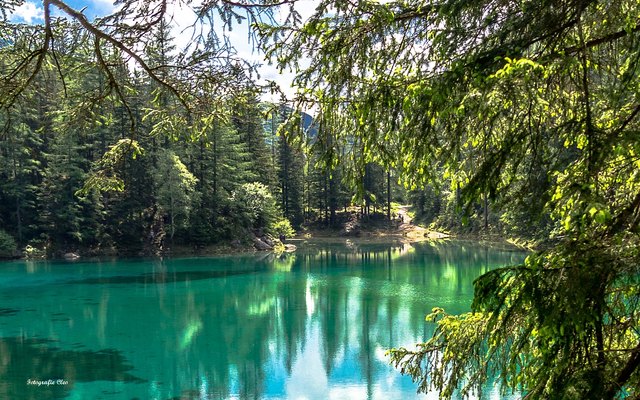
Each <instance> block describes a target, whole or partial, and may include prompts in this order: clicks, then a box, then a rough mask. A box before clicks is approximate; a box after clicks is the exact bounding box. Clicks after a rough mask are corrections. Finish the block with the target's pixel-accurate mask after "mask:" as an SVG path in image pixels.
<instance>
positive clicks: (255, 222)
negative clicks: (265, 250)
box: [230, 182, 278, 229]
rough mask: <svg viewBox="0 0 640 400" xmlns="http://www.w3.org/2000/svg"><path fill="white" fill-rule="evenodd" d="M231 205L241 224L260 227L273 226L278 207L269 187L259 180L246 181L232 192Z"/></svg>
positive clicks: (255, 227)
mask: <svg viewBox="0 0 640 400" xmlns="http://www.w3.org/2000/svg"><path fill="white" fill-rule="evenodd" d="M230 202H231V204H230V207H231V209H232V211H233V213H234V215H235V216H236V218H237V219H238V220H239V222H240V223H241V226H245V227H251V228H253V229H258V228H260V227H269V226H273V225H274V224H275V222H276V220H277V216H278V207H277V205H276V201H275V199H274V198H273V196H272V195H271V193H270V192H269V188H267V187H266V186H265V185H263V184H262V183H259V182H252V183H245V184H244V185H240V186H239V187H238V188H236V189H235V190H234V191H233V193H232V194H231V199H230Z"/></svg>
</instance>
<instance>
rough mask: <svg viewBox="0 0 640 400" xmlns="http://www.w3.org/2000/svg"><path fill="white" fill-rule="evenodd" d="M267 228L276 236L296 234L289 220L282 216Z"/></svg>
mask: <svg viewBox="0 0 640 400" xmlns="http://www.w3.org/2000/svg"><path fill="white" fill-rule="evenodd" d="M269 230H270V231H271V233H273V234H274V235H276V236H278V237H280V236H284V237H285V238H287V237H291V236H293V235H295V234H296V231H295V230H294V229H293V227H292V226H291V222H289V220H288V219H286V218H282V219H280V220H278V221H276V222H275V223H273V225H272V226H271V227H270V228H269Z"/></svg>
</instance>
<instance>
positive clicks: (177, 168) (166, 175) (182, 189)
mask: <svg viewBox="0 0 640 400" xmlns="http://www.w3.org/2000/svg"><path fill="white" fill-rule="evenodd" d="M153 176H154V177H155V179H156V181H155V186H156V193H157V196H158V204H159V205H160V207H161V210H162V211H164V212H166V213H167V214H168V216H169V232H170V236H169V237H170V238H171V239H173V236H174V235H175V232H176V229H179V228H183V227H185V226H186V224H187V223H188V221H189V215H190V213H191V208H192V205H193V203H194V199H193V197H194V195H195V193H194V192H195V186H196V182H197V179H196V177H195V176H193V174H192V173H191V172H189V170H188V169H187V167H186V166H185V165H184V164H183V163H182V161H181V160H180V157H178V156H177V155H175V153H173V152H172V151H171V150H164V151H163V152H161V153H160V154H159V157H158V167H157V169H156V171H154V172H153Z"/></svg>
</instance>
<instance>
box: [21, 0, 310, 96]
mask: <svg viewBox="0 0 640 400" xmlns="http://www.w3.org/2000/svg"><path fill="white" fill-rule="evenodd" d="M65 2H66V3H67V4H68V5H69V6H70V7H72V8H74V9H76V10H82V9H84V14H85V15H86V16H87V17H88V18H89V19H90V20H93V19H94V18H96V17H100V16H105V15H108V14H110V13H111V12H113V11H114V10H115V6H114V5H113V0H92V1H82V0H65ZM194 3H197V0H195V1H194ZM315 4H317V1H314V0H299V3H298V4H297V6H296V10H297V11H298V12H299V13H300V15H301V16H302V18H303V20H305V19H307V18H309V17H310V16H311V14H312V13H313V12H314V10H315V8H316V7H315ZM51 12H52V14H53V15H54V16H62V15H63V14H62V13H61V12H60V11H59V10H57V9H56V7H55V6H52V9H51ZM282 12H283V13H284V12H285V10H282ZM168 15H169V16H172V18H173V21H174V23H175V24H176V25H177V27H178V28H177V29H175V31H174V32H173V35H174V37H175V44H176V46H177V47H178V48H181V47H184V46H185V45H187V44H188V42H189V38H190V36H191V35H190V32H188V30H186V31H185V29H184V28H186V27H188V26H189V25H190V24H191V23H193V21H194V20H195V14H194V13H193V11H191V10H190V9H189V8H187V7H184V6H183V7H180V8H177V7H174V9H172V10H171V9H170V10H169V11H168ZM275 17H276V19H278V18H279V17H282V19H284V17H283V16H281V15H279V14H276V16H275ZM42 18H43V8H42V1H39V0H26V1H25V3H24V4H23V5H22V6H21V7H19V8H18V9H16V10H15V12H14V13H13V15H12V17H11V19H12V20H13V21H14V22H23V23H27V24H37V23H40V22H42ZM226 34H227V35H228V36H229V39H230V41H231V43H232V44H233V46H234V47H235V48H236V50H237V55H238V57H240V58H242V59H245V60H248V61H250V62H252V63H257V64H260V68H259V69H258V73H259V74H260V78H261V79H260V80H259V81H258V83H260V84H264V83H266V81H267V80H273V81H275V82H277V83H278V84H279V85H280V88H281V90H282V91H283V92H284V93H285V94H286V95H287V97H292V96H293V94H294V89H293V88H291V82H292V80H293V74H292V73H290V72H285V73H283V74H280V73H279V72H278V70H277V68H276V67H275V66H273V65H268V63H267V62H266V61H265V60H264V55H263V54H261V53H259V52H258V51H257V50H256V49H254V48H253V45H252V44H251V43H250V41H249V35H248V27H247V26H246V25H234V27H233V30H232V31H230V32H226ZM263 100H265V101H274V102H275V101H278V100H279V99H278V98H277V96H275V95H270V94H265V95H264V96H263Z"/></svg>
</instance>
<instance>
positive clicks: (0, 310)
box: [0, 307, 20, 317]
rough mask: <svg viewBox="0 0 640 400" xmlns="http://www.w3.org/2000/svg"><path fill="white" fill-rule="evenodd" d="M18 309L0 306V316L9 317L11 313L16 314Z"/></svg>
mask: <svg viewBox="0 0 640 400" xmlns="http://www.w3.org/2000/svg"><path fill="white" fill-rule="evenodd" d="M18 311H20V310H17V309H15V308H1V307H0V317H11V316H13V315H16V314H17V313H18Z"/></svg>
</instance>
